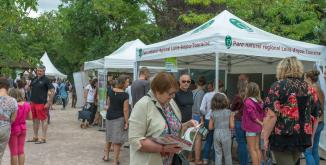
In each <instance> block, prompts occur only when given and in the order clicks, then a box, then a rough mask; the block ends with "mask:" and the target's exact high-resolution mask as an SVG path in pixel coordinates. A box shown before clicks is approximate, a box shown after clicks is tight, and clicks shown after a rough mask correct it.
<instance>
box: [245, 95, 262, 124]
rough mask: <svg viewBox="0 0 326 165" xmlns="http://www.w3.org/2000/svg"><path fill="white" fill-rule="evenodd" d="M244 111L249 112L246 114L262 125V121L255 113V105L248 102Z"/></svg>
mask: <svg viewBox="0 0 326 165" xmlns="http://www.w3.org/2000/svg"><path fill="white" fill-rule="evenodd" d="M248 101H249V100H248ZM246 111H247V112H248V114H249V115H248V116H249V118H250V119H251V120H252V121H255V122H256V123H257V124H259V125H263V121H260V120H259V118H258V116H257V114H256V112H257V110H256V108H255V106H254V105H252V103H248V104H247V105H246Z"/></svg>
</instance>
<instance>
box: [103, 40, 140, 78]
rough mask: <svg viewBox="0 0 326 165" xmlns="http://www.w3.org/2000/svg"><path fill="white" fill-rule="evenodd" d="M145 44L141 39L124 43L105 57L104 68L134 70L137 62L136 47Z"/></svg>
mask: <svg viewBox="0 0 326 165" xmlns="http://www.w3.org/2000/svg"><path fill="white" fill-rule="evenodd" d="M144 46H145V44H144V43H143V42H142V41H140V40H139V39H136V40H133V41H129V42H126V43H124V44H123V45H122V46H121V47H120V48H119V49H117V50H116V51H114V52H113V53H112V54H110V55H108V56H105V57H104V68H108V69H110V70H111V69H117V70H121V69H127V70H129V71H131V72H132V70H133V68H134V65H135V62H136V48H141V47H144Z"/></svg>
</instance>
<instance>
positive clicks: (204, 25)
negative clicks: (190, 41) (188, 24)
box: [191, 19, 215, 34]
mask: <svg viewBox="0 0 326 165" xmlns="http://www.w3.org/2000/svg"><path fill="white" fill-rule="evenodd" d="M214 21H215V20H214V19H212V20H210V21H208V22H206V23H205V24H203V25H201V26H199V27H198V28H197V29H196V30H195V31H193V32H192V33H191V34H195V33H198V32H200V31H202V30H204V29H206V28H208V27H209V26H211V25H212V24H213V23H214Z"/></svg>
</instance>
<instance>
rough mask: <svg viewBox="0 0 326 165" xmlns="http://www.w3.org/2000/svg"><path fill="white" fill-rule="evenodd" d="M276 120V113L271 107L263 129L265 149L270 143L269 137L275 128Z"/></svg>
mask: <svg viewBox="0 0 326 165" xmlns="http://www.w3.org/2000/svg"><path fill="white" fill-rule="evenodd" d="M276 120H277V116H276V114H275V113H274V112H273V111H272V110H271V109H268V110H267V114H266V117H265V119H264V122H263V130H262V136H263V137H262V138H263V139H264V147H265V149H268V144H269V140H268V138H269V136H270V135H271V133H272V131H273V129H274V126H275V124H276Z"/></svg>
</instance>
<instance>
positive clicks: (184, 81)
mask: <svg viewBox="0 0 326 165" xmlns="http://www.w3.org/2000/svg"><path fill="white" fill-rule="evenodd" d="M181 82H182V83H184V84H185V83H188V84H190V83H191V81H190V80H188V81H186V80H182V81H181Z"/></svg>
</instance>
